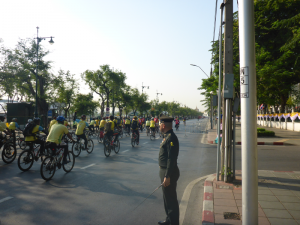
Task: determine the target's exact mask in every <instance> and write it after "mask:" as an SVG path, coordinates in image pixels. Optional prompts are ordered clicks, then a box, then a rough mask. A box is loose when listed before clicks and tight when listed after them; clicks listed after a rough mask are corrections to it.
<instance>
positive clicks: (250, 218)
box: [239, 0, 258, 225]
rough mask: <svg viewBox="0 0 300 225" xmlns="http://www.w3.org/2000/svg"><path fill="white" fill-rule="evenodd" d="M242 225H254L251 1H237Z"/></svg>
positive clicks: (256, 201)
mask: <svg viewBox="0 0 300 225" xmlns="http://www.w3.org/2000/svg"><path fill="white" fill-rule="evenodd" d="M239 42H240V43H239V47H240V87H241V89H240V90H241V114H242V121H241V133H242V143H243V144H242V184H243V188H242V214H243V221H242V223H243V225H257V224H258V178H257V177H258V172H257V129H256V124H255V123H253V121H254V120H255V109H256V68H255V30H254V1H253V0H241V1H239Z"/></svg>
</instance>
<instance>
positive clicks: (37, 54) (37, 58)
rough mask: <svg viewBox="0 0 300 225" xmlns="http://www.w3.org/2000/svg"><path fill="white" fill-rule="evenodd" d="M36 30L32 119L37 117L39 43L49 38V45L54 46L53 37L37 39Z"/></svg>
mask: <svg viewBox="0 0 300 225" xmlns="http://www.w3.org/2000/svg"><path fill="white" fill-rule="evenodd" d="M36 29H37V32H36V33H37V35H36V38H35V39H36V75H35V77H36V80H35V113H34V117H38V112H37V83H38V70H39V43H40V42H41V41H42V40H46V38H50V41H49V43H50V44H51V45H52V44H54V41H53V39H52V38H54V37H52V36H51V37H39V27H37V28H36Z"/></svg>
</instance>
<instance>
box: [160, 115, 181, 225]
mask: <svg viewBox="0 0 300 225" xmlns="http://www.w3.org/2000/svg"><path fill="white" fill-rule="evenodd" d="M160 120H161V124H160V128H159V129H160V131H161V133H163V134H164V139H163V141H162V143H161V144H160V150H159V156H158V164H159V176H160V179H161V183H162V184H163V185H162V192H163V199H164V207H165V212H166V216H167V217H166V219H165V220H164V221H159V222H158V224H160V225H169V224H170V225H179V205H178V200H177V193H176V186H177V181H178V178H179V176H180V172H179V168H178V166H177V158H178V154H179V142H178V138H177V136H176V134H175V133H174V131H173V129H172V124H173V123H172V121H173V120H174V118H172V117H168V116H161V117H160Z"/></svg>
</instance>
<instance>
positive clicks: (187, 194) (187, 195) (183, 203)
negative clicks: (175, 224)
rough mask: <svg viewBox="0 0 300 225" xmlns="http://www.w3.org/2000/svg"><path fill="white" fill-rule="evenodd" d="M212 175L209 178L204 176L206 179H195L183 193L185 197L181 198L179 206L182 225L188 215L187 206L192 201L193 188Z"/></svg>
mask: <svg viewBox="0 0 300 225" xmlns="http://www.w3.org/2000/svg"><path fill="white" fill-rule="evenodd" d="M211 175H212V174H210V175H207V176H204V177H200V178H198V179H195V180H193V181H191V182H190V183H189V184H188V186H187V187H186V188H185V190H184V192H183V195H182V198H181V201H180V204H179V212H180V216H179V224H180V225H182V223H183V220H184V217H185V213H186V209H187V206H188V203H189V199H190V195H191V192H192V190H193V187H194V186H195V184H197V183H198V182H199V181H201V180H203V179H205V178H207V177H209V176H211ZM201 213H202V212H201Z"/></svg>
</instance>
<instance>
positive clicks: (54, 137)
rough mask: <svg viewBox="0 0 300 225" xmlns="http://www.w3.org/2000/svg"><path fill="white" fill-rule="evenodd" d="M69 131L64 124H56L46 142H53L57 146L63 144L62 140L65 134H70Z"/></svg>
mask: <svg viewBox="0 0 300 225" xmlns="http://www.w3.org/2000/svg"><path fill="white" fill-rule="evenodd" d="M68 133H69V130H68V128H67V127H66V126H64V125H63V124H59V123H57V124H54V125H53V126H52V128H51V130H50V132H49V135H48V137H47V140H46V142H53V143H56V144H60V143H61V138H62V136H63V134H68Z"/></svg>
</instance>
